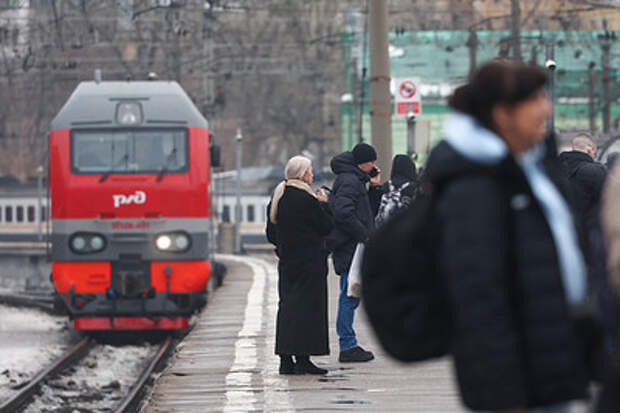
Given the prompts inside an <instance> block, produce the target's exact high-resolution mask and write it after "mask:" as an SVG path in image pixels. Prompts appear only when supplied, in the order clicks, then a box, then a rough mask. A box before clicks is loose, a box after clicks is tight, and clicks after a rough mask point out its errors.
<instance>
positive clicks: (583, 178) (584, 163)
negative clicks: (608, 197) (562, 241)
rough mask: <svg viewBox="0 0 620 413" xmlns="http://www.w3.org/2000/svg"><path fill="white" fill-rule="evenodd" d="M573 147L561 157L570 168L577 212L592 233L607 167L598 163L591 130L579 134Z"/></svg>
mask: <svg viewBox="0 0 620 413" xmlns="http://www.w3.org/2000/svg"><path fill="white" fill-rule="evenodd" d="M572 147H573V150H572V151H569V152H562V153H561V154H560V157H559V158H560V161H561V162H562V163H563V164H564V166H565V167H566V171H567V174H568V179H569V181H570V183H571V187H572V189H573V201H574V206H575V213H576V214H577V217H578V218H579V220H580V221H581V223H582V225H583V227H584V230H585V231H588V232H589V231H590V230H591V229H592V228H593V227H594V226H596V225H598V221H599V214H600V200H601V194H602V192H603V184H604V183H605V178H606V177H607V169H606V168H605V166H603V165H602V164H600V163H599V162H596V160H595V159H596V152H597V147H596V143H595V142H594V140H593V139H592V137H591V136H590V135H588V134H587V133H580V134H578V135H577V136H575V137H574V138H573V141H572Z"/></svg>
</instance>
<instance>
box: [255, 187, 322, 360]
mask: <svg viewBox="0 0 620 413" xmlns="http://www.w3.org/2000/svg"><path fill="white" fill-rule="evenodd" d="M328 211H329V208H328V207H327V204H325V203H322V202H319V201H318V200H317V199H316V198H314V197H312V196H311V195H310V194H308V193H307V192H305V191H303V190H301V189H298V188H294V187H289V186H287V187H286V189H285V190H284V194H283V195H282V198H281V199H280V203H279V205H278V213H277V216H276V221H277V224H276V225H273V224H271V223H270V222H269V220H268V231H267V236H268V238H269V241H271V242H272V243H274V244H275V245H276V246H277V251H278V256H279V258H280V262H279V264H278V273H279V278H278V292H279V295H280V301H279V304H278V317H277V323H276V350H275V352H276V354H296V355H323V354H329V339H328V324H327V278H326V277H327V253H326V251H325V250H324V248H323V246H324V237H325V236H326V235H327V234H329V232H330V231H331V229H332V221H331V217H330V215H329V214H328Z"/></svg>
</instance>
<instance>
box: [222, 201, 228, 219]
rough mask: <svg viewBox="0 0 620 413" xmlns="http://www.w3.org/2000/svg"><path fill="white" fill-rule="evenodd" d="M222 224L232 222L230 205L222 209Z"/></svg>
mask: <svg viewBox="0 0 620 413" xmlns="http://www.w3.org/2000/svg"><path fill="white" fill-rule="evenodd" d="M222 222H230V205H224V206H223V207H222Z"/></svg>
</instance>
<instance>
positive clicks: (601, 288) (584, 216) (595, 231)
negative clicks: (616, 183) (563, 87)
mask: <svg viewBox="0 0 620 413" xmlns="http://www.w3.org/2000/svg"><path fill="white" fill-rule="evenodd" d="M572 149H573V150H572V151H569V152H562V153H561V154H560V156H559V159H560V161H562V163H563V164H564V167H565V168H566V173H567V176H568V181H569V183H570V187H571V190H572V200H573V206H574V210H575V214H576V216H577V218H578V223H579V225H580V228H581V231H582V233H583V236H584V240H585V249H584V252H585V258H586V262H587V264H588V274H589V284H590V287H591V292H592V295H593V296H594V298H595V300H594V302H595V303H596V306H597V309H598V312H597V315H598V318H599V319H600V320H601V322H602V323H603V325H604V326H605V329H606V331H607V335H608V337H610V339H611V338H612V337H614V336H615V335H616V333H615V329H616V310H615V308H614V307H615V305H614V296H613V292H612V291H611V288H610V286H609V282H608V277H607V270H606V262H607V248H606V245H605V239H604V235H603V229H602V226H601V217H600V214H601V197H602V193H603V185H604V184H605V181H606V179H607V168H606V167H605V166H604V165H603V164H601V163H599V162H597V161H596V153H597V146H596V142H594V139H592V136H590V135H589V134H587V133H579V134H577V135H576V136H575V137H574V138H573V141H572Z"/></svg>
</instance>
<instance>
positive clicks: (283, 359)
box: [280, 354, 295, 374]
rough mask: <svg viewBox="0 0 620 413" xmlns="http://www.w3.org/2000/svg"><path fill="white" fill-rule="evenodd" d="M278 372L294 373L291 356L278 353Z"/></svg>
mask: <svg viewBox="0 0 620 413" xmlns="http://www.w3.org/2000/svg"><path fill="white" fill-rule="evenodd" d="M280 374H295V363H294V362H293V356H289V355H287V354H280Z"/></svg>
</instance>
